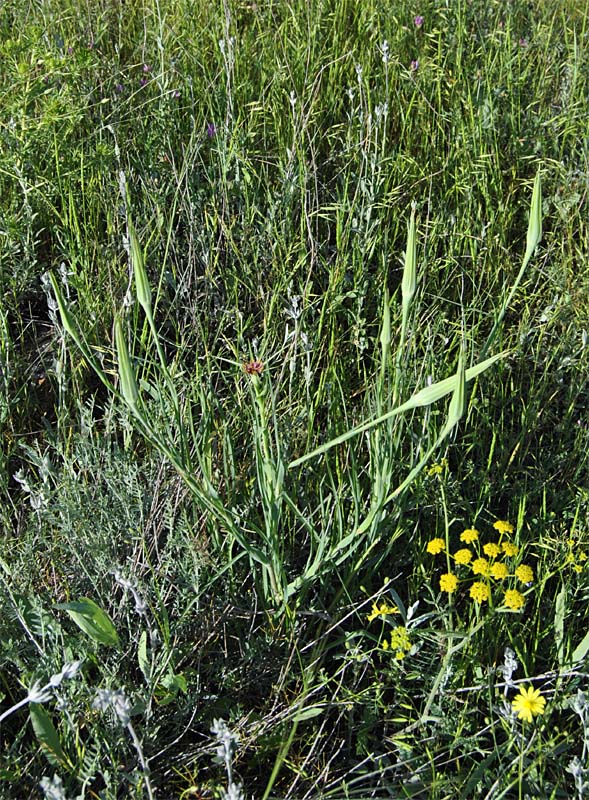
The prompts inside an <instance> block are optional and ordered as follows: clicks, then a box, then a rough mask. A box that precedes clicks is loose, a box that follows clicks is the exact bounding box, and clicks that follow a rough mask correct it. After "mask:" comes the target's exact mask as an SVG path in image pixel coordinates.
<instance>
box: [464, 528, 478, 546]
mask: <svg viewBox="0 0 589 800" xmlns="http://www.w3.org/2000/svg"><path fill="white" fill-rule="evenodd" d="M478 538H479V532H478V531H477V529H476V528H467V529H466V530H465V531H463V532H462V533H461V534H460V541H461V542H466V544H470V543H471V542H476V540H477V539H478Z"/></svg>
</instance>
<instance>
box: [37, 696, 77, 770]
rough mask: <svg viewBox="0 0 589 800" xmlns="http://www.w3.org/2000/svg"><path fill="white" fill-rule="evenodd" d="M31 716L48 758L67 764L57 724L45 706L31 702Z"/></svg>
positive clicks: (56, 762) (42, 748) (38, 738)
mask: <svg viewBox="0 0 589 800" xmlns="http://www.w3.org/2000/svg"><path fill="white" fill-rule="evenodd" d="M29 716H30V719H31V724H32V726H33V730H34V732H35V736H36V737H37V741H38V742H39V744H40V745H41V750H42V751H43V753H44V754H45V756H46V757H47V760H48V761H49V762H50V763H51V764H60V765H64V764H67V763H68V760H67V758H66V755H65V753H64V752H63V748H62V746H61V742H60V741H59V735H58V733H57V731H56V730H55V725H54V724H53V722H52V721H51V717H50V716H49V714H48V713H47V712H46V711H45V709H44V708H43V706H42V705H39V704H38V703H29Z"/></svg>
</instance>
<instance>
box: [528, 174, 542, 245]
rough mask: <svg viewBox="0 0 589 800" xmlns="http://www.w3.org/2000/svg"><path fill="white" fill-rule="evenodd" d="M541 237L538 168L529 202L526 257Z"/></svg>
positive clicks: (540, 191)
mask: <svg viewBox="0 0 589 800" xmlns="http://www.w3.org/2000/svg"><path fill="white" fill-rule="evenodd" d="M541 239H542V182H541V178H540V169H539V168H538V172H537V173H536V179H535V180H534V189H533V191H532V202H531V204H530V219H529V222H528V236H527V242H526V245H527V246H526V257H528V253H529V257H531V255H532V253H533V252H534V250H535V249H536V247H537V246H538V244H539V243H540V240H541Z"/></svg>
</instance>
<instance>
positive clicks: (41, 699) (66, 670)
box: [0, 661, 82, 722]
mask: <svg viewBox="0 0 589 800" xmlns="http://www.w3.org/2000/svg"><path fill="white" fill-rule="evenodd" d="M81 666H82V662H81V661H72V662H71V663H69V664H68V663H66V664H64V666H63V667H62V669H61V672H57V673H56V674H55V675H52V676H51V677H50V678H49V683H46V684H45V685H44V686H40V684H39V681H35V682H34V683H33V685H32V686H31V688H30V689H29V691H28V692H27V696H26V697H25V698H24V700H21V701H20V702H19V703H16V705H14V706H11V707H10V708H8V709H7V710H6V711H5V712H4V713H3V714H1V715H0V722H2V720H4V719H6V717H9V716H10V715H11V714H13V713H14V712H15V711H17V710H18V709H19V708H22V707H23V706H25V705H26V704H27V703H47V702H49V700H51V699H52V698H53V690H54V689H57V687H58V686H59V685H60V683H61V682H62V681H63V680H69V679H70V678H73V677H74V676H75V675H76V673H77V672H78V670H79V669H80V667H81Z"/></svg>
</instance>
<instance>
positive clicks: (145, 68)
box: [143, 64, 151, 72]
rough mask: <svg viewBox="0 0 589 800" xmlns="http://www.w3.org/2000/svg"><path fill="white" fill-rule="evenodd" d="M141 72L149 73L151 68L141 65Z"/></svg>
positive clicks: (147, 65)
mask: <svg viewBox="0 0 589 800" xmlns="http://www.w3.org/2000/svg"><path fill="white" fill-rule="evenodd" d="M143 72H151V67H150V66H149V64H144V65H143Z"/></svg>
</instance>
